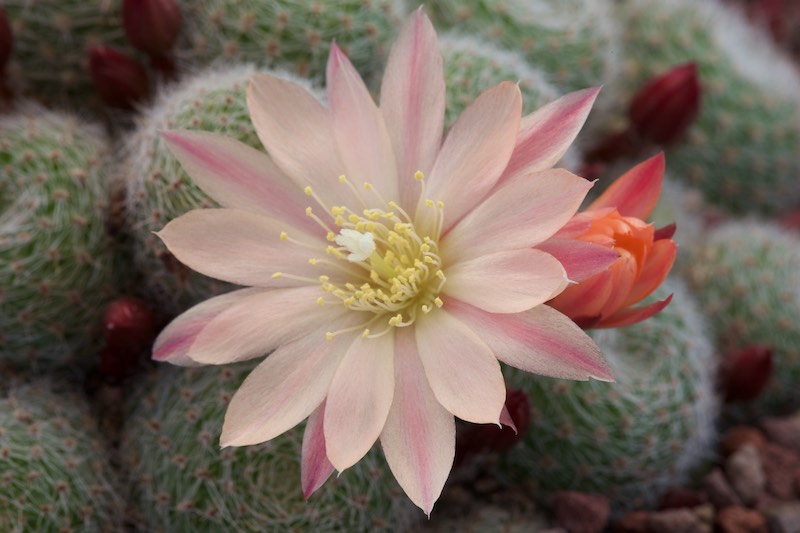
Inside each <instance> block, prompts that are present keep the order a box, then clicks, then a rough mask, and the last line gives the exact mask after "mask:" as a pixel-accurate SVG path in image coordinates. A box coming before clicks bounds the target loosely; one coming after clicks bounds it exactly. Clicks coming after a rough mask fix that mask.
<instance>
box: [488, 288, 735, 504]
mask: <svg viewBox="0 0 800 533" xmlns="http://www.w3.org/2000/svg"><path fill="white" fill-rule="evenodd" d="M670 293H672V294H673V295H674V296H673V299H672V302H671V303H670V304H669V305H668V306H667V307H666V309H664V310H663V311H661V313H659V314H658V315H655V316H654V317H652V318H650V319H648V320H646V321H644V322H640V323H638V324H634V325H632V326H628V327H626V328H621V329H607V330H597V331H593V332H592V337H593V338H594V339H595V341H596V342H597V343H598V345H599V346H600V348H601V349H602V350H603V354H604V355H605V356H606V359H607V360H608V363H609V365H610V366H611V368H612V370H613V371H614V374H615V377H616V380H617V381H616V382H615V383H603V382H599V381H593V380H592V381H587V382H578V381H565V380H559V379H549V378H543V377H539V376H532V375H529V374H525V373H523V372H520V371H517V370H514V369H508V370H509V372H508V373H507V383H508V387H509V388H519V389H523V390H524V391H525V392H527V394H528V395H529V398H530V401H531V408H532V417H531V426H530V429H529V430H528V432H527V434H526V436H525V437H524V439H523V441H522V442H521V443H520V444H518V445H517V446H516V447H515V448H513V449H511V450H510V451H509V452H507V453H506V454H505V455H504V456H503V457H501V462H502V468H503V471H504V472H506V473H507V474H508V475H510V476H512V477H513V478H515V479H516V480H518V481H522V482H525V483H526V484H530V485H532V486H533V487H534V489H533V490H535V491H536V492H537V493H538V496H539V497H540V498H542V499H546V497H547V496H548V495H549V494H550V493H552V492H553V491H558V490H581V491H587V492H596V493H600V494H604V495H606V496H608V497H609V498H611V500H612V502H614V510H615V511H616V512H621V511H624V510H628V509H630V508H634V507H638V506H643V505H652V504H653V503H654V502H655V500H656V499H657V498H658V497H659V496H660V494H661V493H662V492H663V491H665V490H666V489H667V488H669V487H673V486H679V485H680V484H681V483H682V482H685V481H686V478H687V477H688V475H689V474H690V471H691V470H692V469H694V468H696V467H697V466H698V465H699V464H700V463H701V461H703V460H704V459H706V458H708V456H710V455H711V453H712V451H711V450H712V449H713V441H714V440H715V438H716V432H715V429H714V423H715V419H716V416H717V408H718V404H719V402H718V398H717V396H716V394H715V392H714V384H713V381H714V370H713V369H714V366H715V361H714V360H713V350H712V340H711V333H710V329H709V328H706V326H705V320H704V317H703V316H702V315H701V314H700V312H699V310H698V309H697V308H696V305H695V303H694V301H693V299H692V296H691V294H690V292H689V291H688V289H687V288H686V287H685V285H684V284H683V283H682V282H680V281H679V280H674V279H671V278H670V279H668V280H667V281H666V282H665V284H664V285H663V286H662V287H661V288H659V289H658V290H657V291H656V293H655V296H654V297H655V298H659V299H660V298H664V297H665V296H666V295H667V294H670Z"/></svg>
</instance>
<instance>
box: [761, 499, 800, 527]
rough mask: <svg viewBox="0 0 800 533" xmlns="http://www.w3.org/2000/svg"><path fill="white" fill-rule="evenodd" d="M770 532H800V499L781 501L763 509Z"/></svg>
mask: <svg viewBox="0 0 800 533" xmlns="http://www.w3.org/2000/svg"><path fill="white" fill-rule="evenodd" d="M764 516H766V518H767V524H769V531H770V533H800V501H793V502H781V503H779V504H776V505H773V506H770V507H768V508H766V509H764Z"/></svg>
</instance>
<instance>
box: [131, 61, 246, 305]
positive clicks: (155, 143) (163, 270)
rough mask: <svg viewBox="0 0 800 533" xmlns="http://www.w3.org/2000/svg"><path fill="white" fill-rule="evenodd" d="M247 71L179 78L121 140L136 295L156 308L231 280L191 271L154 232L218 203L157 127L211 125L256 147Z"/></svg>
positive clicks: (198, 297)
mask: <svg viewBox="0 0 800 533" xmlns="http://www.w3.org/2000/svg"><path fill="white" fill-rule="evenodd" d="M253 72H255V68H254V67H252V66H247V65H243V66H233V67H223V68H217V69H212V70H207V71H202V72H199V73H197V74H195V75H194V76H192V77H189V78H186V79H184V80H183V82H182V83H180V84H178V85H176V86H173V87H171V88H170V89H168V90H165V91H164V92H162V93H161V94H160V96H159V97H158V99H157V101H156V102H155V103H154V104H153V105H152V106H151V107H149V108H148V109H145V110H144V111H143V112H142V113H141V115H140V116H139V117H138V118H137V127H136V130H135V131H134V132H133V133H132V134H131V135H129V136H128V138H127V139H126V141H125V146H124V147H123V152H124V155H123V162H122V165H121V173H122V175H123V179H124V181H125V183H126V189H127V193H126V213H127V224H126V225H127V230H128V231H129V232H130V234H131V241H132V248H133V256H134V261H133V262H134V264H135V267H136V269H137V270H138V271H139V272H140V273H141V274H142V278H143V279H142V284H141V285H142V287H141V290H142V291H143V292H142V296H143V297H144V298H146V299H148V300H152V301H154V302H155V303H157V304H158V305H159V307H160V310H161V311H162V312H165V313H178V312H180V311H182V310H184V309H186V308H187V307H189V306H191V305H193V304H195V303H198V302H200V301H202V300H205V299H207V298H209V297H211V296H213V295H215V294H219V293H221V292H224V291H226V290H229V289H230V288H231V287H232V286H231V285H228V284H225V283H223V282H221V281H218V280H214V279H211V278H208V277H205V276H202V275H201V274H198V273H196V272H193V271H190V270H189V269H187V268H186V267H184V266H183V265H181V264H180V263H178V262H177V260H175V259H174V258H173V257H172V256H171V255H169V253H168V252H167V250H166V247H164V245H163V244H162V243H161V240H160V239H159V238H158V237H156V236H155V235H154V234H153V232H154V231H158V230H160V229H161V228H162V227H164V225H165V224H166V223H167V222H169V221H170V220H172V219H173V218H175V217H178V216H180V215H182V214H184V213H186V212H187V211H190V210H192V209H198V208H201V207H213V206H216V205H217V204H216V203H215V202H214V201H213V200H212V199H210V198H209V197H208V196H207V195H206V194H205V193H204V192H203V191H201V190H200V189H199V188H198V187H197V186H196V185H195V184H194V182H193V181H192V180H191V178H189V176H188V175H187V174H186V173H185V172H184V170H183V168H182V167H181V165H180V164H179V163H178V160H177V159H175V158H174V157H173V156H172V153H171V152H170V151H169V149H168V148H167V146H166V143H165V142H164V140H163V138H162V137H161V135H160V132H161V131H162V130H166V129H193V130H206V131H214V132H216V133H219V134H222V135H227V136H229V137H233V138H235V139H238V140H239V141H242V142H244V143H246V144H248V145H250V146H253V147H256V148H259V149H260V148H261V143H260V142H259V140H258V137H257V136H256V133H255V130H254V129H253V126H252V123H251V122H250V116H249V114H248V111H247V104H246V103H245V90H246V87H247V82H248V80H249V79H250V76H251V75H252V74H253Z"/></svg>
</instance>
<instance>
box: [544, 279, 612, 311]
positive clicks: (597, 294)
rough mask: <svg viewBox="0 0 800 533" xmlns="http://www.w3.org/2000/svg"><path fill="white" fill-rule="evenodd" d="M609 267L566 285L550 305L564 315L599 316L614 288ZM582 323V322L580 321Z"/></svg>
mask: <svg viewBox="0 0 800 533" xmlns="http://www.w3.org/2000/svg"><path fill="white" fill-rule="evenodd" d="M611 280H612V272H611V270H610V269H608V270H603V271H600V272H598V273H597V274H595V275H594V276H590V277H588V278H586V279H584V280H583V281H581V282H580V283H579V284H578V285H574V286H570V287H568V288H567V289H566V290H565V291H564V292H562V293H561V294H559V295H558V296H556V297H555V298H553V299H552V300H551V301H550V305H551V306H552V307H554V308H555V309H558V310H559V311H560V312H562V313H564V314H565V315H567V316H569V317H572V318H577V317H598V320H599V318H600V317H601V315H602V313H603V309H605V308H606V302H607V301H608V299H609V297H610V296H611V291H612V290H614V285H613V283H612V281H611ZM582 324H583V323H582Z"/></svg>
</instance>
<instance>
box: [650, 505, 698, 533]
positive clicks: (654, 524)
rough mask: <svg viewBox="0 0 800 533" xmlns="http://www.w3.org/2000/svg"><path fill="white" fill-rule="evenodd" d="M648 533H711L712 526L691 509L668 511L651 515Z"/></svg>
mask: <svg viewBox="0 0 800 533" xmlns="http://www.w3.org/2000/svg"><path fill="white" fill-rule="evenodd" d="M647 531H648V533H675V532H676V531H680V532H681V533H711V526H710V525H708V524H704V523H703V521H702V520H701V519H700V517H698V516H697V515H696V514H694V513H693V512H692V511H691V510H690V509H668V510H666V511H658V512H656V513H653V514H652V515H650V520H648V522H647Z"/></svg>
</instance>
